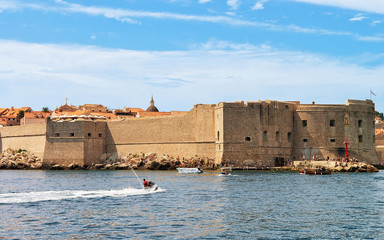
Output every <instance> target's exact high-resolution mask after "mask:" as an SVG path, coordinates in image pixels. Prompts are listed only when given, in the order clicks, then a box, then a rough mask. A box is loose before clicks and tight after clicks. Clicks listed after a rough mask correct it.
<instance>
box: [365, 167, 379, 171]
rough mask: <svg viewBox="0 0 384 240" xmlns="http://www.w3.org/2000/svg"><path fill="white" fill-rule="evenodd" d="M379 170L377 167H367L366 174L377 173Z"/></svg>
mask: <svg viewBox="0 0 384 240" xmlns="http://www.w3.org/2000/svg"><path fill="white" fill-rule="evenodd" d="M378 171H379V169H378V168H377V167H374V166H372V165H368V166H367V172H378Z"/></svg>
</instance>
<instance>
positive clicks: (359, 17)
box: [349, 13, 368, 22]
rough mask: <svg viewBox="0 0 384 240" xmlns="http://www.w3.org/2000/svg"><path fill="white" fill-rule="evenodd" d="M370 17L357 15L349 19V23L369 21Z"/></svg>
mask: <svg viewBox="0 0 384 240" xmlns="http://www.w3.org/2000/svg"><path fill="white" fill-rule="evenodd" d="M367 18H368V17H365V16H363V14H361V13H359V14H356V15H355V16H354V17H353V18H351V19H349V21H351V22H354V21H361V20H364V19H367Z"/></svg>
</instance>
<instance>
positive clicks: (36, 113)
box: [24, 111, 52, 118]
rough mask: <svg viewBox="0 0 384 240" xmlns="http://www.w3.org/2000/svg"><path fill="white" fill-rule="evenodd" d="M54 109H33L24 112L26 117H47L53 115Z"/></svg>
mask: <svg viewBox="0 0 384 240" xmlns="http://www.w3.org/2000/svg"><path fill="white" fill-rule="evenodd" d="M51 114H52V111H49V112H43V111H32V112H26V113H24V117H25V118H47V117H49V116H51Z"/></svg>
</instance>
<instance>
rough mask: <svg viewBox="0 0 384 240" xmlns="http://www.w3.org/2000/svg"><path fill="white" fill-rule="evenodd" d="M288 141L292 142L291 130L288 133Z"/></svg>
mask: <svg viewBox="0 0 384 240" xmlns="http://www.w3.org/2000/svg"><path fill="white" fill-rule="evenodd" d="M288 142H292V133H291V132H289V133H288Z"/></svg>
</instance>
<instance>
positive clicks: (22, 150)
mask: <svg viewBox="0 0 384 240" xmlns="http://www.w3.org/2000/svg"><path fill="white" fill-rule="evenodd" d="M26 151H27V150H25V149H19V150H17V153H22V152H26Z"/></svg>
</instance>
